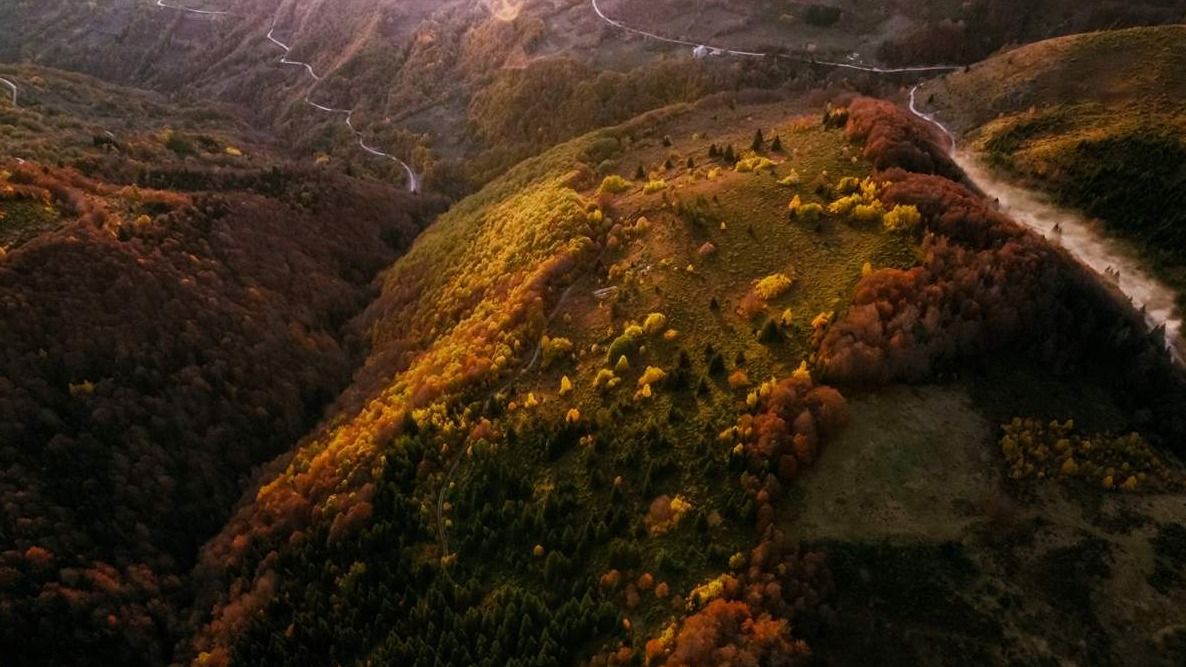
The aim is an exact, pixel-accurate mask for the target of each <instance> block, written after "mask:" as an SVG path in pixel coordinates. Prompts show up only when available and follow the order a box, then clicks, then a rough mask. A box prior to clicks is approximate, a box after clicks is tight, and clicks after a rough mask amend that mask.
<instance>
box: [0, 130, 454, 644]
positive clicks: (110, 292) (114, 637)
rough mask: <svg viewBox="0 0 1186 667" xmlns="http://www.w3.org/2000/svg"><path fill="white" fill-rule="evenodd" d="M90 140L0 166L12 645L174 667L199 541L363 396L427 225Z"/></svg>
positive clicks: (298, 171)
mask: <svg viewBox="0 0 1186 667" xmlns="http://www.w3.org/2000/svg"><path fill="white" fill-rule="evenodd" d="M160 109H161V110H165V109H166V108H165V107H161V108H160ZM15 115H16V116H17V123H18V125H17V127H18V128H21V127H24V125H25V123H27V122H34V121H33V120H32V119H33V118H34V116H35V114H34V113H33V112H26V111H20V112H16V114H15ZM61 118H62V117H60V116H54V117H53V118H50V119H47V120H48V122H49V123H58V122H59V121H60V119H61ZM173 120H177V117H174V118H173ZM74 127H78V123H77V120H76V121H74ZM51 131H52V130H51ZM18 132H19V130H18ZM10 136H13V135H10ZM98 136H99V137H101V138H107V139H108V141H107V142H106V143H104V142H91V141H90V137H89V136H88V137H87V139H86V141H87V143H88V144H90V145H89V146H88V145H85V144H82V143H81V142H79V143H78V144H76V146H77V151H78V153H76V154H74V155H75V156H76V157H75V159H74V160H73V161H74V162H75V166H74V167H54V166H50V165H47V164H45V163H41V162H34V161H25V162H23V163H19V164H18V163H16V162H14V161H11V160H6V161H5V162H4V163H3V165H2V167H0V230H3V238H5V240H6V245H7V250H0V295H2V296H0V339H2V344H0V350H2V353H0V442H3V455H2V456H3V467H2V470H0V477H2V481H0V496H2V497H3V504H4V508H5V512H4V520H3V525H2V526H0V552H2V556H0V561H2V564H0V572H2V576H0V589H2V591H3V592H2V595H3V598H4V604H3V605H2V606H0V615H2V616H3V619H2V622H0V626H2V627H3V630H2V631H0V633H2V637H0V645H3V646H5V647H7V648H6V650H5V653H6V654H9V652H10V650H11V649H13V648H14V647H18V646H19V647H20V651H19V654H18V657H19V661H20V663H21V664H46V663H53V664H71V663H73V664H78V663H79V662H91V663H109V662H112V661H115V662H121V663H124V664H161V663H163V662H164V661H166V660H167V659H168V657H169V656H170V655H171V653H172V648H173V643H174V642H175V641H176V640H178V639H179V638H180V631H181V628H180V626H179V623H178V620H179V617H178V612H179V610H180V609H183V608H185V607H187V606H188V605H189V604H190V601H191V600H192V595H193V591H192V589H191V588H190V587H189V585H188V574H189V570H190V568H191V567H192V565H193V563H194V562H195V558H196V556H197V550H198V547H199V546H200V545H201V544H202V543H203V542H204V541H205V540H206V539H207V537H209V536H210V535H211V534H213V533H214V532H216V531H217V530H218V529H219V527H220V526H221V525H222V524H223V522H224V521H225V519H226V517H227V516H228V513H229V512H230V510H231V509H232V507H233V506H234V505H235V504H236V502H237V501H238V499H239V497H240V496H241V494H242V493H243V492H244V490H245V489H247V488H248V484H249V481H250V477H251V474H252V471H253V469H254V468H255V467H256V466H258V465H260V464H262V463H265V462H267V461H269V460H271V459H273V458H274V457H276V456H278V455H280V454H282V453H283V452H285V451H287V450H288V449H289V448H290V447H291V446H292V444H293V443H294V442H296V441H298V440H299V439H300V438H301V437H302V435H303V434H304V433H306V432H307V431H308V430H309V428H311V427H312V426H313V425H314V424H316V423H317V422H318V421H319V420H320V419H321V418H322V416H323V414H324V410H325V409H326V408H327V406H329V405H331V404H332V403H333V402H334V400H335V399H336V397H337V396H338V393H339V392H340V391H341V389H342V388H343V387H344V386H345V385H346V384H347V383H348V382H349V380H350V377H351V375H352V373H353V371H354V368H355V365H356V363H357V361H358V360H359V358H360V355H362V354H364V353H365V346H364V345H363V344H362V342H361V341H360V340H359V339H358V338H357V337H353V336H352V335H351V334H350V330H349V327H348V324H349V322H350V320H351V318H352V317H354V315H355V314H357V313H358V312H359V311H360V310H362V309H363V308H364V307H365V306H366V304H367V302H368V300H369V298H370V297H371V295H372V294H371V289H370V281H371V278H372V277H373V276H374V275H375V273H376V272H378V271H379V270H380V269H381V268H383V267H384V266H385V265H386V264H388V263H389V262H390V261H391V260H392V259H393V258H395V257H396V256H398V254H399V253H400V252H401V251H402V250H403V249H404V248H405V247H407V245H408V244H409V242H410V241H411V239H412V238H413V237H414V236H415V234H416V233H417V231H418V230H419V228H420V226H422V225H423V224H425V222H426V220H427V219H428V218H429V216H431V215H432V214H433V213H434V204H433V201H434V200H432V199H431V198H429V199H423V198H421V199H413V198H411V197H410V196H408V195H405V194H403V193H400V192H394V191H392V188H390V187H389V186H384V185H379V184H375V183H365V182H360V181H355V180H351V179H349V178H346V177H343V176H341V175H338V174H334V173H332V172H328V171H325V170H322V169H315V168H292V167H288V166H285V165H284V164H283V163H276V162H273V163H270V164H269V162H268V160H267V159H266V158H265V156H264V154H261V155H257V156H254V157H252V158H247V157H244V156H243V153H242V151H241V150H240V149H238V148H233V147H232V148H233V151H232V153H234V154H235V155H231V154H228V153H227V151H226V150H224V149H223V147H222V146H219V145H218V142H217V141H216V139H215V138H213V137H210V136H205V135H189V134H185V133H181V132H169V133H165V134H161V133H160V132H157V133H153V134H148V135H136V134H132V133H128V134H125V133H124V132H123V131H122V128H121V133H120V136H119V138H118V139H111V138H110V137H108V136H107V135H105V134H99V135H98ZM112 136H114V135H112ZM70 137H71V133H70V127H69V124H66V126H65V127H63V128H62V130H61V134H59V135H58V138H59V140H60V143H59V144H58V145H60V146H61V147H62V149H63V152H62V153H60V155H61V156H63V157H66V156H70V155H71V153H70V149H69V148H68V147H69V146H70V144H71V139H70ZM13 138H14V139H15V141H16V143H17V144H18V146H24V147H25V149H23V150H28V151H32V152H33V153H35V154H37V155H44V151H47V150H48V149H49V148H50V145H48V144H46V143H44V137H43V135H42V136H41V137H36V136H35V135H30V136H29V142H30V143H28V144H26V143H23V142H24V137H23V135H21V134H19V133H18V134H17V135H16V136H14V137H13ZM34 141H36V143H33V142H34ZM239 145H241V146H242V145H244V144H242V143H240V144H239ZM244 150H246V149H244ZM177 153H185V154H186V155H188V156H189V157H188V159H187V160H185V161H182V160H179V159H178V155H177ZM26 154H29V153H26ZM30 157H32V155H30ZM249 159H250V161H249ZM224 160H226V161H230V164H223V161H224ZM256 160H258V161H259V162H257V161H256ZM260 162H262V164H261V163H260ZM80 170H83V171H86V172H88V174H89V175H83V174H82V173H81V172H80ZM136 183H139V185H137V184H136ZM14 242H15V243H14ZM14 659H15V658H14ZM5 661H6V662H7V661H8V657H7V656H6V659H5Z"/></svg>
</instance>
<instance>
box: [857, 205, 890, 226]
mask: <svg viewBox="0 0 1186 667" xmlns="http://www.w3.org/2000/svg"><path fill="white" fill-rule="evenodd" d="M884 212H885V208H884V207H883V206H882V204H881V202H879V201H874V202H873V203H872V204H857V205H856V207H855V208H853V210H852V219H853V220H855V221H857V222H865V223H881V216H882V214H883V213H884Z"/></svg>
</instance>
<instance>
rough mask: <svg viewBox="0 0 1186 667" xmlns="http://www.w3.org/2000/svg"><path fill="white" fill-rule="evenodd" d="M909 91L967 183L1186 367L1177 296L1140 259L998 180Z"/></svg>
mask: <svg viewBox="0 0 1186 667" xmlns="http://www.w3.org/2000/svg"><path fill="white" fill-rule="evenodd" d="M917 90H918V86H915V87H914V88H911V89H910V112H911V113H913V114H914V115H915V116H918V117H919V118H921V119H923V120H925V121H927V122H928V123H930V124H932V125H934V126H935V127H936V128H938V129H939V130H940V131H942V132H943V134H944V135H946V136H947V138H948V140H950V142H951V144H950V148H949V149H948V153H949V154H950V155H951V158H952V160H954V161H955V163H956V164H957V165H959V167H960V169H962V170H963V171H964V173H965V174H967V176H968V178H969V179H971V181H972V182H973V183H975V184H976V186H977V187H978V188H980V191H981V192H983V193H984V194H985V196H986V197H991V198H993V199H995V200H996V201H997V202H999V203H1000V209H1001V212H1002V213H1004V214H1006V215H1008V216H1009V217H1010V218H1012V219H1013V220H1016V221H1017V222H1019V223H1021V224H1022V225H1025V226H1026V227H1029V228H1030V229H1032V230H1034V231H1035V232H1037V233H1039V234H1041V235H1043V236H1045V237H1046V238H1048V239H1051V241H1052V242H1054V243H1057V244H1059V245H1061V246H1062V247H1063V248H1065V249H1066V250H1067V252H1069V253H1071V256H1072V257H1074V258H1075V260H1076V261H1078V262H1079V263H1080V264H1082V265H1084V266H1086V267H1087V268H1089V269H1091V270H1092V271H1094V272H1095V273H1096V274H1097V275H1099V276H1101V280H1107V281H1109V282H1111V283H1113V284H1114V285H1115V286H1116V288H1117V289H1119V290H1120V291H1121V293H1123V294H1124V295H1125V296H1126V297H1128V298H1129V300H1130V301H1132V304H1133V306H1134V307H1135V308H1138V309H1140V310H1141V312H1142V314H1143V315H1144V317H1145V323H1146V324H1147V325H1148V326H1149V328H1150V329H1151V330H1152V329H1156V328H1157V327H1165V343H1166V349H1167V351H1168V352H1169V354H1170V357H1171V358H1173V360H1174V361H1175V362H1176V363H1178V364H1179V365H1186V354H1184V350H1186V342H1184V341H1183V339H1182V332H1183V325H1182V319H1181V318H1180V317H1178V316H1177V315H1176V314H1175V308H1174V291H1173V290H1172V289H1170V288H1169V287H1168V286H1166V285H1165V284H1163V283H1161V282H1160V281H1158V280H1156V279H1154V278H1153V277H1152V276H1150V275H1149V274H1148V273H1147V272H1146V271H1145V269H1144V267H1143V266H1142V264H1141V262H1140V261H1139V260H1138V258H1135V257H1133V256H1132V255H1131V254H1130V253H1129V252H1126V251H1125V250H1124V249H1123V247H1122V245H1121V244H1120V243H1119V242H1117V241H1116V240H1115V239H1112V238H1111V237H1108V236H1106V235H1104V234H1102V233H1101V232H1100V231H1099V230H1098V225H1097V224H1095V223H1093V222H1092V221H1090V220H1088V219H1087V218H1085V217H1083V216H1082V215H1080V214H1078V213H1076V212H1074V211H1069V210H1066V209H1062V208H1060V207H1058V206H1055V205H1053V204H1051V203H1050V202H1049V201H1048V200H1046V199H1045V198H1043V197H1041V196H1039V195H1037V194H1036V193H1034V192H1031V191H1029V190H1027V189H1025V188H1022V187H1018V186H1016V185H1013V184H1012V183H1009V182H1007V181H1004V180H1002V179H1000V178H998V177H996V176H995V175H994V174H993V173H992V171H991V170H990V169H989V168H988V167H987V166H985V165H984V164H983V163H981V162H980V161H979V160H978V159H976V157H975V156H974V155H973V154H972V153H971V152H969V151H967V150H961V149H960V148H959V147H958V146H957V144H956V140H955V135H954V134H952V132H951V130H949V129H948V128H947V127H946V126H944V125H943V123H941V122H939V121H938V120H937V119H935V117H934V115H933V114H928V113H925V112H923V111H921V110H920V109H919V108H918V105H917V102H916V100H915V94H916V92H917Z"/></svg>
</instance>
